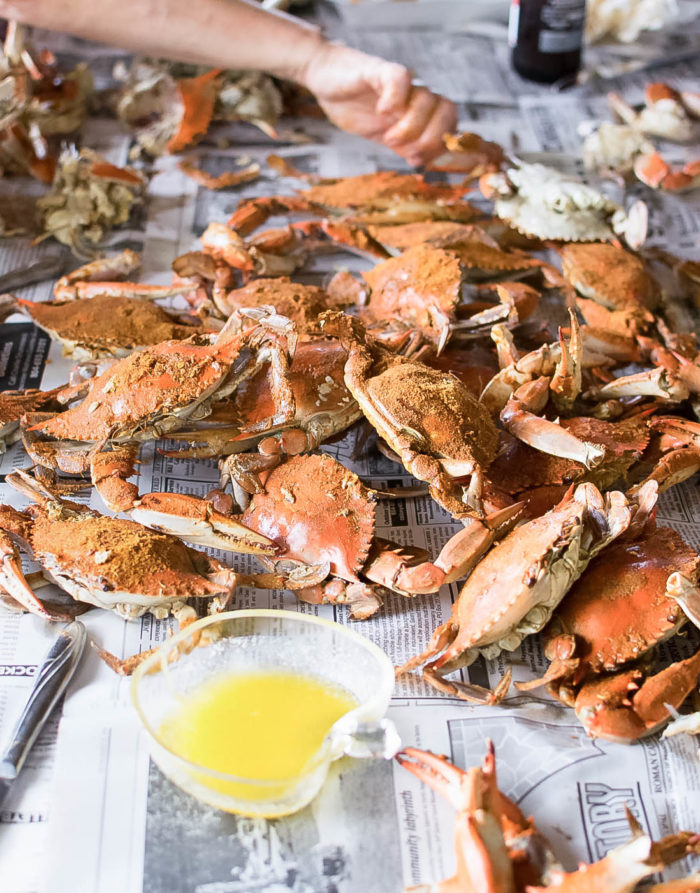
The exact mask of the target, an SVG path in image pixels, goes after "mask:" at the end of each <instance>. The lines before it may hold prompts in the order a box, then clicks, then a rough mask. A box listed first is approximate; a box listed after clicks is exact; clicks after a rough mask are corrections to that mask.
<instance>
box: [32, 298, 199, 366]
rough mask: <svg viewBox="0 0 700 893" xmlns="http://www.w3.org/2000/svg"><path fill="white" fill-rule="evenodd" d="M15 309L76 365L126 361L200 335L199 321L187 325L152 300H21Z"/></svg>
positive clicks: (181, 318)
mask: <svg viewBox="0 0 700 893" xmlns="http://www.w3.org/2000/svg"><path fill="white" fill-rule="evenodd" d="M16 307H17V309H18V310H19V311H20V312H21V313H23V314H24V315H25V316H28V317H29V318H30V319H31V320H32V322H34V323H35V324H36V325H37V326H38V327H39V328H40V329H42V330H43V331H44V332H46V333H47V334H48V335H49V337H50V338H51V340H52V341H58V342H59V343H60V344H61V347H62V348H63V355H64V356H68V357H75V358H76V359H77V360H86V359H97V358H100V357H126V356H128V355H129V354H130V353H132V351H134V350H136V349H138V348H141V347H146V346H148V345H151V344H158V343H159V342H161V341H180V340H183V339H185V338H189V337H190V336H191V335H193V334H194V333H195V332H196V331H197V330H198V329H201V323H200V322H199V321H198V320H195V319H190V320H189V322H187V323H185V322H184V319H185V317H184V315H183V314H175V313H171V312H168V311H167V310H166V309H165V308H164V307H161V306H159V305H158V304H154V303H152V302H151V301H149V300H143V299H140V298H127V297H119V296H115V295H109V294H104V295H96V296H95V297H94V298H82V299H78V300H75V301H46V302H43V301H25V300H23V299H22V298H18V299H17V300H16ZM179 320H183V321H179Z"/></svg>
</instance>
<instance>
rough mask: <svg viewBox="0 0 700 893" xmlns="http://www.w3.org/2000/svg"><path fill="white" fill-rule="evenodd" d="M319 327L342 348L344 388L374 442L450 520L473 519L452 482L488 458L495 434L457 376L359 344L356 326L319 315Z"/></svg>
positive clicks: (360, 338)
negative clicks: (426, 487)
mask: <svg viewBox="0 0 700 893" xmlns="http://www.w3.org/2000/svg"><path fill="white" fill-rule="evenodd" d="M322 322H323V326H324V330H325V331H328V332H329V333H331V334H335V335H336V336H337V337H338V338H339V339H340V342H341V344H343V346H344V347H345V348H346V349H347V350H348V361H347V363H346V365H345V384H346V385H347V388H348V390H349V391H350V392H351V393H352V395H353V397H354V398H355V399H356V400H357V402H358V404H359V405H360V408H361V409H362V412H363V414H364V415H365V417H366V418H367V419H368V420H369V422H370V424H372V426H373V427H374V428H375V429H376V430H377V432H378V434H379V436H380V437H382V438H383V439H384V440H385V441H386V442H387V444H388V445H389V447H390V448H391V449H392V450H393V451H394V452H395V453H396V454H397V456H398V457H399V459H400V461H401V462H402V463H403V465H404V466H405V467H406V469H407V470H408V471H409V472H410V473H411V474H413V475H414V477H417V478H418V479H419V480H422V481H426V482H427V483H428V484H430V488H431V491H430V492H431V495H432V496H433V498H434V499H436V500H437V501H438V502H440V503H441V504H442V505H444V506H445V507H446V508H447V510H448V511H450V512H452V513H453V514H454V515H455V517H467V516H469V515H472V516H473V515H474V514H478V513H479V512H480V511H481V509H480V508H477V509H476V510H475V509H474V507H473V506H470V505H469V496H468V492H467V490H466V488H464V487H463V486H462V485H461V484H460V483H459V482H458V479H459V478H461V477H465V476H469V475H473V474H474V473H475V472H477V471H478V470H480V469H484V468H486V467H488V465H489V464H490V463H491V462H492V460H493V458H494V456H495V453H496V448H497V445H498V432H497V430H496V427H495V425H494V423H493V421H492V420H491V417H490V415H489V413H488V410H487V409H486V408H485V407H484V406H482V405H481V404H480V403H479V402H478V401H476V400H475V399H474V397H473V396H472V394H471V393H470V392H469V390H468V389H467V388H466V387H465V386H464V385H463V384H462V382H461V381H459V379H458V378H456V377H454V376H452V375H445V374H443V373H441V372H439V371H438V370H437V369H432V368H430V367H429V366H425V365H424V364H422V363H417V362H412V361H410V360H407V359H405V358H404V357H398V356H395V355H393V354H391V353H389V352H388V351H386V350H385V349H383V348H381V347H380V346H379V345H373V344H370V343H369V342H368V341H365V339H364V328H363V327H362V326H361V324H360V323H359V322H358V321H357V320H353V319H351V318H350V317H347V316H343V315H342V314H339V313H333V314H332V313H327V314H324V316H323V317H322Z"/></svg>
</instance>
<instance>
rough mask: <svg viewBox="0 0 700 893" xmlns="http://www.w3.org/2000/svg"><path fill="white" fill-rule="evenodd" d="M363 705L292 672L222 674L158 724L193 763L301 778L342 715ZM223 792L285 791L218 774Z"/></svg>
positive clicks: (256, 775)
mask: <svg viewBox="0 0 700 893" xmlns="http://www.w3.org/2000/svg"><path fill="white" fill-rule="evenodd" d="M355 707H357V701H356V700H355V699H354V698H353V697H352V696H351V695H350V694H349V693H348V692H346V691H343V690H342V689H340V688H335V687H333V686H332V685H330V684H328V683H327V682H323V681H321V680H318V679H313V678H311V677H308V676H301V675H296V674H292V673H281V672H255V673H241V674H236V675H228V676H221V677H218V678H215V679H212V680H211V681H210V682H209V683H207V684H205V685H202V687H201V688H199V689H198V690H197V691H196V692H194V693H193V694H191V695H188V696H187V697H185V698H183V699H182V701H181V702H180V705H179V707H178V708H177V709H176V710H175V711H174V712H173V713H172V714H171V715H170V716H168V717H167V719H166V720H165V721H164V723H163V724H162V725H161V727H160V730H159V732H160V736H159V737H160V739H161V742H162V743H163V744H165V746H166V747H168V748H169V749H170V750H171V751H173V752H174V753H176V754H177V755H178V756H181V757H184V758H185V759H186V760H189V761H190V762H191V763H195V764H197V765H198V766H202V767H206V768H207V769H215V770H216V771H218V772H223V773H226V774H228V775H234V776H237V777H238V778H245V779H257V780H259V781H265V782H273V783H274V782H277V781H283V780H290V779H297V778H299V777H300V776H301V775H302V774H303V772H304V770H305V768H307V767H308V764H309V762H310V761H311V760H312V758H313V757H314V755H315V754H317V753H318V750H319V748H320V747H321V745H322V743H323V740H324V738H325V737H326V735H327V734H328V732H329V731H330V728H331V726H332V725H333V723H335V722H336V720H338V719H340V717H341V716H344V715H345V714H346V713H347V712H348V711H350V710H353V709H354V708H355ZM198 779H199V781H200V782H202V783H204V784H206V785H207V787H210V788H212V789H215V790H218V791H220V792H221V793H228V794H231V795H233V796H243V797H245V798H258V799H267V798H268V797H271V796H279V795H280V794H282V793H283V791H282V789H281V787H279V786H277V785H274V784H273V785H272V787H269V788H267V792H266V793H265V792H264V791H258V792H257V793H256V792H255V791H254V789H253V787H252V786H251V785H248V784H246V785H244V784H240V783H232V782H229V781H224V780H223V779H221V780H219V779H212V778H211V777H206V776H204V775H203V774H201V773H198Z"/></svg>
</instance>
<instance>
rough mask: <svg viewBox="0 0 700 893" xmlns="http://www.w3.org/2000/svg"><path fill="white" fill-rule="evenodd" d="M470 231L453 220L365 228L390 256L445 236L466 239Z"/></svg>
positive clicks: (470, 227)
mask: <svg viewBox="0 0 700 893" xmlns="http://www.w3.org/2000/svg"><path fill="white" fill-rule="evenodd" d="M478 215H479V211H478V209H476V208H475V209H474V216H475V217H477V216H478ZM472 230H473V227H472V226H471V225H469V224H463V223H456V222H455V221H453V220H420V221H418V222H416V223H394V224H391V223H388V224H383V225H379V226H368V227H367V231H368V232H369V234H370V235H371V236H372V237H373V238H374V239H376V240H377V241H378V242H379V243H380V244H381V245H383V246H384V247H385V248H386V249H387V250H389V251H390V252H391V253H392V254H398V253H399V252H400V251H405V250H406V249H407V248H414V247H415V246H416V245H423V244H425V243H426V242H430V241H432V240H433V239H440V238H444V237H445V236H451V237H457V238H459V237H462V236H463V237H465V238H468V237H469V235H470V234H471V233H472Z"/></svg>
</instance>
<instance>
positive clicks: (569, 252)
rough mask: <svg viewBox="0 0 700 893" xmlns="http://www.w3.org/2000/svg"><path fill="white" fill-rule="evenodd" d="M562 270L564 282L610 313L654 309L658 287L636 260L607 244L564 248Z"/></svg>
mask: <svg viewBox="0 0 700 893" xmlns="http://www.w3.org/2000/svg"><path fill="white" fill-rule="evenodd" d="M561 259H562V269H563V272H564V276H565V277H566V279H567V280H568V281H569V282H570V283H571V285H573V287H574V288H575V289H576V290H577V291H578V292H579V293H580V294H582V295H583V296H584V298H591V299H592V300H594V301H596V302H598V303H599V304H602V305H603V306H604V307H606V308H608V309H609V310H623V309H625V308H627V307H630V308H633V309H635V308H639V306H640V305H641V307H644V308H646V309H647V310H654V309H655V307H656V306H657V305H658V303H659V300H660V297H661V295H660V291H659V287H658V285H657V284H656V282H655V281H654V279H653V278H652V276H650V275H649V273H648V272H647V271H646V269H645V267H644V264H643V262H642V261H641V259H640V258H639V257H637V256H636V255H634V254H631V253H630V252H629V251H625V250H624V249H623V248H618V247H617V246H615V245H609V244H606V243H598V242H591V243H588V244H580V245H578V244H571V245H564V246H563V247H562V249H561Z"/></svg>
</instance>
